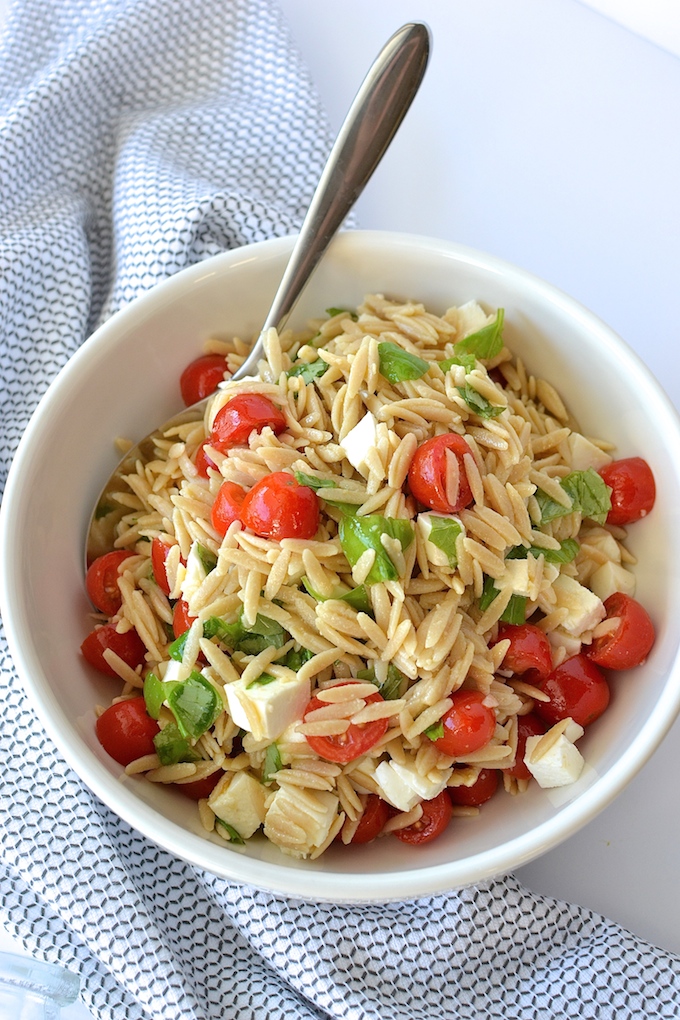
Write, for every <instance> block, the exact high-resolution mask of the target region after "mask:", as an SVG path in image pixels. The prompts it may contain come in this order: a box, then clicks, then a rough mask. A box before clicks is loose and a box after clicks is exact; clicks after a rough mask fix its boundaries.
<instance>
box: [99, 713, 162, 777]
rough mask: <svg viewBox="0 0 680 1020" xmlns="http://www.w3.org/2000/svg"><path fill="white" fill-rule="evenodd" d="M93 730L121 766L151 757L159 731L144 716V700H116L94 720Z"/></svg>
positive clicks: (153, 723)
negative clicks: (154, 739) (145, 756)
mask: <svg viewBox="0 0 680 1020" xmlns="http://www.w3.org/2000/svg"><path fill="white" fill-rule="evenodd" d="M95 730H96V733H97V738H98V740H99V743H100V744H101V745H102V747H103V748H104V750H105V751H106V753H107V754H110V755H111V757H112V758H115V760H116V761H117V762H118V763H119V764H120V765H129V764H130V762H131V761H136V759H137V758H142V757H144V755H145V754H154V752H155V750H156V748H155V746H154V742H153V738H154V737H155V736H156V734H157V733H158V732H159V731H160V727H159V725H158V723H157V722H156V721H155V720H154V719H152V718H151V716H150V715H148V714H147V711H146V705H145V704H144V698H130V699H129V700H128V701H118V702H116V704H115V705H111V706H110V708H107V709H106V711H105V712H103V713H102V714H101V715H100V716H99V718H98V719H97V722H96V725H95Z"/></svg>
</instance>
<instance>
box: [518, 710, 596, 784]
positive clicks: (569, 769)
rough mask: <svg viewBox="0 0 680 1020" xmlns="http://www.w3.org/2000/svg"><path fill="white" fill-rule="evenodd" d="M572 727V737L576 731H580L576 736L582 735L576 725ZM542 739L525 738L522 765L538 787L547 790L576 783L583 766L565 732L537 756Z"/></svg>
mask: <svg viewBox="0 0 680 1020" xmlns="http://www.w3.org/2000/svg"><path fill="white" fill-rule="evenodd" d="M572 727H576V729H573V728H572V729H571V730H570V732H571V733H572V735H574V736H575V735H576V734H577V732H578V730H580V731H581V732H580V733H579V734H578V736H581V735H582V734H583V730H582V729H581V727H580V726H578V724H576V723H572ZM543 738H544V735H539V736H535V737H527V742H526V751H525V754H524V763H525V765H526V767H527V768H528V769H529V772H531V774H532V776H533V777H534V779H535V780H536V782H537V783H538V785H539V786H541V787H542V788H543V789H544V790H548V789H552V788H554V787H556V786H568V785H569V784H570V783H574V782H576V780H577V779H578V777H579V776H580V775H581V772H582V770H583V764H584V763H583V757H582V755H581V752H580V751H579V749H578V748H577V747H576V746H575V745H574V743H573V741H572V740H570V739H569V737H568V736H567V733H566V732H565V733H561V734H560V736H559V737H558V738H557V740H556V741H555V742H554V743H553V745H552V747H549V748H548V750H547V751H546V752H545V753H540V751H539V754H538V755H537V754H536V749H537V747H538V745H539V744H540V742H541V741H542V740H543Z"/></svg>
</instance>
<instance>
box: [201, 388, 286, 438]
mask: <svg viewBox="0 0 680 1020" xmlns="http://www.w3.org/2000/svg"><path fill="white" fill-rule="evenodd" d="M267 426H269V428H270V429H271V430H272V432H274V433H275V434H276V435H278V434H279V432H283V431H284V430H285V428H286V419H285V417H284V414H283V411H282V410H281V408H280V407H277V406H276V404H272V402H271V400H270V399H269V398H268V397H265V396H263V395H262V394H261V393H237V394H236V396H235V397H232V398H231V400H230V401H229V403H228V404H225V405H224V407H222V408H220V410H219V411H218V412H217V414H216V415H215V420H214V421H213V426H212V432H211V433H210V436H209V440H210V445H211V446H214V447H215V449H216V450H219V451H220V453H224V452H225V451H226V450H228V449H229V447H230V446H242V445H244V444H245V443H247V442H248V436H249V435H250V433H251V432H261V431H262V429H264V428H266V427H267Z"/></svg>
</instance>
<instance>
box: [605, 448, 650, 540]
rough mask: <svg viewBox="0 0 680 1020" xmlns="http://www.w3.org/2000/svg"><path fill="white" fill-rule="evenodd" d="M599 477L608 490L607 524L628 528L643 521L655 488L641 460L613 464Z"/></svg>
mask: <svg viewBox="0 0 680 1020" xmlns="http://www.w3.org/2000/svg"><path fill="white" fill-rule="evenodd" d="M599 474H600V475H601V477H602V478H604V480H605V482H606V484H607V485H608V486H609V488H610V489H611V490H612V492H611V501H612V508H611V510H610V511H609V513H608V514H607V524H632V523H633V521H639V520H640V518H641V517H646V516H647V514H648V513H649V511H650V510H651V509H652V507H653V506H654V500H655V499H656V485H655V484H654V475H653V474H652V469H651V468H650V466H649V464H648V463H647V461H646V460H643V459H642V457H626V458H624V459H623V460H613V461H612V462H611V464H607V466H606V467H603V468H600V471H599Z"/></svg>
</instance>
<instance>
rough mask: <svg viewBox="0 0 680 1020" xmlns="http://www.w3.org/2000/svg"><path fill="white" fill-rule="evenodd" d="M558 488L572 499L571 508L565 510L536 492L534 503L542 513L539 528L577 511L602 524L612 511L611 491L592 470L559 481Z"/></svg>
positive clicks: (545, 495) (543, 494) (538, 491)
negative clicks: (560, 487) (559, 486)
mask: <svg viewBox="0 0 680 1020" xmlns="http://www.w3.org/2000/svg"><path fill="white" fill-rule="evenodd" d="M560 485H561V486H562V488H563V489H564V491H565V492H566V494H567V495H568V496H569V498H570V499H571V506H570V507H564V506H562V505H561V504H560V503H557V502H556V501H555V500H554V499H551V498H550V496H549V495H548V494H547V493H546V492H543V490H542V489H537V490H536V501H537V503H538V505H539V507H540V510H541V524H549V523H550V521H554V520H556V519H557V518H558V517H565V516H566V515H567V514H571V513H574V512H576V511H579V512H580V513H581V514H582V515H583V516H584V517H589V518H590V519H591V520H592V521H595V522H596V523H597V524H604V522H605V521H606V520H607V514H608V513H609V511H610V510H611V506H612V504H611V499H610V495H609V494H610V492H611V489H610V488H609V487H608V486H607V485H606V484H605V481H604V479H603V478H602V477H601V476H600V475H598V473H597V471H595V470H593V468H588V470H587V471H572V472H571V474H568V475H567V476H566V478H563V479H562V480H561V481H560Z"/></svg>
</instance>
